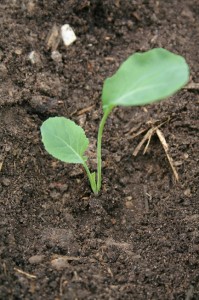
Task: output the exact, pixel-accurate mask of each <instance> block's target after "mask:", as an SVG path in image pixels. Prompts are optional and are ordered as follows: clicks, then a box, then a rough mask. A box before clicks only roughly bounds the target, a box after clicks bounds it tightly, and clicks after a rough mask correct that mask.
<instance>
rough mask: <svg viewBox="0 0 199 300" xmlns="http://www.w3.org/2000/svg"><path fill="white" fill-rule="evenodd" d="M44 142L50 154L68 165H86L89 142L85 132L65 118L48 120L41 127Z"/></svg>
mask: <svg viewBox="0 0 199 300" xmlns="http://www.w3.org/2000/svg"><path fill="white" fill-rule="evenodd" d="M41 135H42V142H43V144H44V146H45V149H46V151H47V152H48V153H50V154H51V155H52V156H54V157H55V158H57V159H60V160H61V161H64V162H66V163H79V164H84V162H85V161H86V159H87V158H86V157H85V156H83V155H84V152H85V151H86V149H87V148H88V144H89V141H88V139H87V137H86V135H85V132H84V130H83V129H82V128H81V127H80V126H78V125H77V124H75V123H74V122H73V121H71V120H69V119H66V118H64V117H54V118H49V119H47V120H46V121H45V122H44V123H43V124H42V126H41Z"/></svg>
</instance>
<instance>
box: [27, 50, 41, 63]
mask: <svg viewBox="0 0 199 300" xmlns="http://www.w3.org/2000/svg"><path fill="white" fill-rule="evenodd" d="M28 59H29V60H30V62H31V64H33V65H40V64H41V57H40V55H39V53H38V52H36V51H31V52H30V54H29V55H28Z"/></svg>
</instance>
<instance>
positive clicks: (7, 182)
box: [2, 178, 10, 186]
mask: <svg viewBox="0 0 199 300" xmlns="http://www.w3.org/2000/svg"><path fill="white" fill-rule="evenodd" d="M2 185H3V186H9V185H10V179H8V178H3V179H2Z"/></svg>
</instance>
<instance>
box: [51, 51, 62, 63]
mask: <svg viewBox="0 0 199 300" xmlns="http://www.w3.org/2000/svg"><path fill="white" fill-rule="evenodd" d="M51 58H52V60H54V61H55V62H56V63H59V62H61V61H62V55H61V53H60V52H59V51H57V50H55V51H53V52H52V53H51Z"/></svg>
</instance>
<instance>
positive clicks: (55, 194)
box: [50, 191, 60, 200]
mask: <svg viewBox="0 0 199 300" xmlns="http://www.w3.org/2000/svg"><path fill="white" fill-rule="evenodd" d="M50 197H51V198H52V199H53V200H59V199H60V193H58V192H56V191H52V192H51V193H50Z"/></svg>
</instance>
